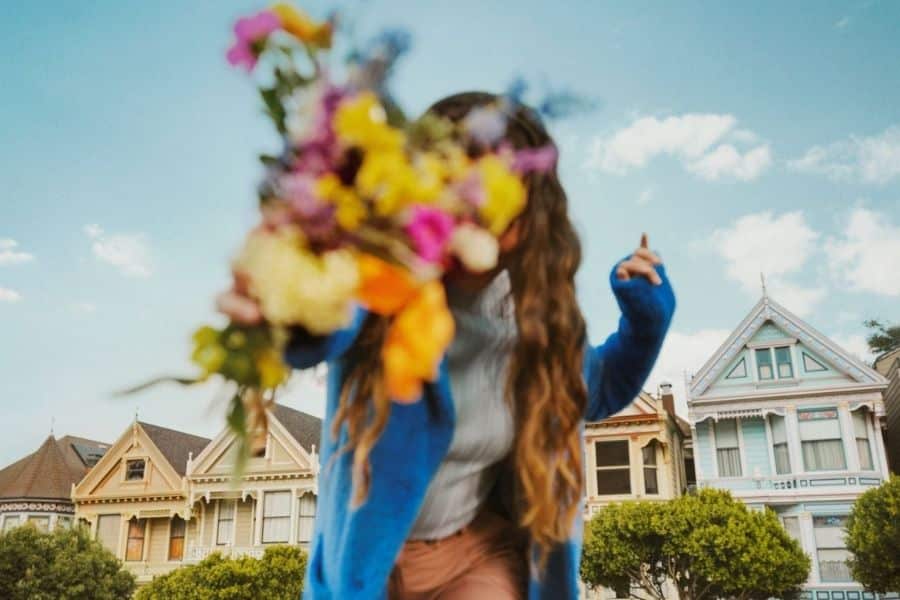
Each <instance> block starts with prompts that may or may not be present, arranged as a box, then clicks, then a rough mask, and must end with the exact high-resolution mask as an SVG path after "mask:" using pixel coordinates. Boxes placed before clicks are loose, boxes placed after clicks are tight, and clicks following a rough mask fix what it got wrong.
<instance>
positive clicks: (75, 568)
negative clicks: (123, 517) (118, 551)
mask: <svg viewBox="0 0 900 600" xmlns="http://www.w3.org/2000/svg"><path fill="white" fill-rule="evenodd" d="M133 591H134V576H133V575H132V574H131V573H129V572H128V571H125V570H123V569H122V563H121V562H119V560H118V559H116V557H115V556H113V554H112V553H111V552H109V551H108V550H107V549H106V548H104V547H103V546H102V545H101V544H100V543H99V542H97V541H95V540H92V539H91V538H90V536H89V535H88V533H87V531H86V530H84V529H83V528H81V527H75V528H73V529H57V530H55V531H53V532H52V533H44V532H41V531H38V530H37V529H35V528H34V527H33V526H31V525H24V526H22V527H16V528H15V529H11V530H10V531H7V532H6V533H3V534H0V598H3V599H4V600H59V599H69V600H76V599H77V600H82V599H83V600H120V599H122V600H124V599H127V598H131V594H132V592H133Z"/></svg>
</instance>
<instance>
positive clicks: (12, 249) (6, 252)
mask: <svg viewBox="0 0 900 600" xmlns="http://www.w3.org/2000/svg"><path fill="white" fill-rule="evenodd" d="M18 246H19V242H17V241H16V240H11V239H8V238H3V239H0V266H4V265H18V264H21V263H26V262H29V261H32V260H34V255H33V254H29V253H28V252H21V251H20V250H17V249H16V248H18Z"/></svg>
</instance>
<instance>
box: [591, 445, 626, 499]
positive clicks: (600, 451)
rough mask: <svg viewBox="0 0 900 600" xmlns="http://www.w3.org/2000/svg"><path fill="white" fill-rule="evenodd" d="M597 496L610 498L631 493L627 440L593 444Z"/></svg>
mask: <svg viewBox="0 0 900 600" xmlns="http://www.w3.org/2000/svg"><path fill="white" fill-rule="evenodd" d="M594 452H595V455H594V456H595V458H596V467H597V469H596V472H597V494H598V495H600V496H610V495H615V494H630V493H631V462H630V460H629V458H628V440H616V441H614V442H595V443H594Z"/></svg>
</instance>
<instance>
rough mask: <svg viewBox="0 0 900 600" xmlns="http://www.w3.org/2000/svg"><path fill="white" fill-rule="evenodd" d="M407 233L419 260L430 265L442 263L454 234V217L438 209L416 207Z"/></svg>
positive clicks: (407, 226)
mask: <svg viewBox="0 0 900 600" xmlns="http://www.w3.org/2000/svg"><path fill="white" fill-rule="evenodd" d="M406 233H407V234H408V235H409V237H410V239H411V240H412V243H413V247H414V248H415V250H416V254H418V255H419V258H421V259H422V260H424V261H425V262H430V263H438V262H441V260H442V259H443V257H444V252H445V250H446V248H447V244H448V243H449V242H450V236H451V235H452V234H453V217H451V216H450V215H448V214H447V213H445V212H444V211H442V210H439V209H437V208H431V207H429V206H414V207H413V209H412V218H411V219H410V221H409V223H408V224H407V225H406Z"/></svg>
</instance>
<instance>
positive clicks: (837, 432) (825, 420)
mask: <svg viewBox="0 0 900 600" xmlns="http://www.w3.org/2000/svg"><path fill="white" fill-rule="evenodd" d="M797 419H798V420H799V421H800V445H801V448H802V450H803V466H804V467H805V468H806V470H807V471H836V470H841V469H846V468H847V462H846V459H845V457H844V444H843V442H842V441H841V426H840V424H839V423H838V414H837V410H835V409H833V408H832V409H819V410H801V411H797Z"/></svg>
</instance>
